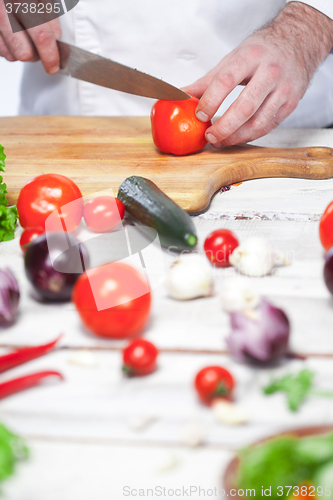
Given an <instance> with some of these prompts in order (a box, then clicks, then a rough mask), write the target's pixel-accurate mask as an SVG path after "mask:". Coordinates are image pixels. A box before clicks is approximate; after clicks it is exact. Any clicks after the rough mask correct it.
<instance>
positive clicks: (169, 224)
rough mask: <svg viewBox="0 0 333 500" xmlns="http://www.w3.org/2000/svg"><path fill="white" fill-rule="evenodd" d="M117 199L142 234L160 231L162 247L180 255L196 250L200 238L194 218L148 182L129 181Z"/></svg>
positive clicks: (137, 178) (132, 177) (131, 179)
mask: <svg viewBox="0 0 333 500" xmlns="http://www.w3.org/2000/svg"><path fill="white" fill-rule="evenodd" d="M118 199H119V200H120V201H122V202H123V203H124V205H125V208H126V211H127V212H128V214H129V215H130V216H131V219H132V220H133V221H134V223H136V224H138V225H139V226H141V228H142V230H143V231H145V227H146V228H147V229H148V228H153V229H155V230H156V231H157V233H158V236H159V239H160V243H161V245H162V246H163V247H166V248H170V249H172V250H177V251H181V250H189V249H191V248H194V247H195V245H196V243H197V239H198V238H197V235H196V231H195V227H194V224H193V222H192V219H191V217H190V216H189V215H188V213H187V212H185V210H183V209H182V208H180V206H179V205H177V204H176V203H175V202H174V201H172V200H171V198H169V196H167V195H166V194H164V193H163V191H161V190H160V189H159V188H158V187H157V186H156V184H154V183H153V182H152V181H150V180H149V179H145V178H144V177H138V176H136V175H133V176H131V177H128V178H127V179H125V180H124V182H123V183H122V184H121V186H120V187H119V192H118ZM146 232H149V231H148V230H146Z"/></svg>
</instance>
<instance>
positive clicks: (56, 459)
mask: <svg viewBox="0 0 333 500" xmlns="http://www.w3.org/2000/svg"><path fill="white" fill-rule="evenodd" d="M256 144H258V145H265V146H274V147H297V146H330V147H333V130H283V129H280V130H275V131H273V132H272V133H270V134H269V136H267V137H265V138H263V139H261V140H259V141H256ZM332 200H333V180H326V181H311V180H299V179H267V180H266V179H265V180H256V181H249V182H246V183H243V184H242V185H240V186H237V187H232V188H231V190H230V191H228V192H225V193H222V194H217V195H216V196H215V198H214V199H213V202H212V204H211V207H210V209H209V210H208V212H206V213H205V214H204V215H202V216H199V217H196V218H195V219H194V220H195V224H196V227H197V230H198V234H199V237H200V241H199V247H200V248H202V244H203V241H204V239H205V236H207V235H208V234H209V233H210V232H211V231H212V230H214V229H217V228H221V227H224V228H228V229H231V230H232V231H234V232H235V233H236V234H237V235H238V237H239V239H240V240H244V239H245V238H247V237H249V236H263V237H265V238H267V239H268V240H269V241H270V242H271V244H272V245H273V246H274V247H275V248H276V249H278V250H282V251H285V252H288V254H289V255H291V256H292V258H293V263H292V265H291V266H289V267H285V268H282V269H280V270H279V273H278V274H275V275H274V276H270V277H265V278H260V279H256V280H254V281H255V284H256V286H257V287H258V289H259V290H260V291H261V292H262V294H263V295H265V296H266V297H267V298H268V299H269V300H271V301H272V302H273V303H275V304H276V305H277V306H280V307H282V308H283V309H285V311H286V312H287V314H288V316H289V318H290V320H291V324H292V338H291V346H292V350H293V351H294V352H295V353H298V354H302V355H303V356H304V360H290V361H288V362H287V363H286V364H285V365H284V366H283V367H280V368H278V369H275V370H255V369H253V368H249V367H248V366H244V365H241V364H236V363H235V362H234V361H233V360H232V359H231V358H230V357H229V356H228V354H227V351H226V346H225V342H224V339H225V337H226V336H227V335H228V332H229V320H228V316H227V314H225V313H224V312H223V311H222V310H221V308H220V306H219V300H218V292H219V286H220V285H221V282H222V280H223V279H224V278H225V276H226V274H227V273H228V275H230V274H233V273H234V271H233V270H230V269H229V270H224V271H219V272H218V273H217V274H216V295H215V297H213V298H209V299H207V298H206V299H205V298H203V299H198V300H195V301H191V302H186V303H180V302H176V301H173V300H171V299H169V298H168V297H167V296H166V293H165V291H164V289H163V287H162V286H160V287H158V288H156V289H155V290H154V294H153V296H154V300H153V308H152V319H151V321H150V323H149V325H148V326H147V328H146V330H145V332H144V336H145V338H147V339H148V340H151V341H153V342H154V343H155V344H156V345H157V346H158V347H159V348H160V350H161V355H160V362H159V369H158V371H156V372H155V373H154V374H152V375H151V376H149V377H145V378H133V379H124V378H123V377H122V374H121V349H122V347H123V346H124V345H125V344H126V343H127V342H126V341H124V342H123V341H111V340H110V341H107V340H102V339H99V338H98V337H95V336H93V335H91V334H89V333H88V332H86V331H85V330H84V329H83V327H82V326H81V324H80V321H79V318H78V316H77V313H76V311H75V310H74V309H73V306H72V305H70V304H66V305H61V306H59V305H45V304H41V303H39V302H36V301H35V300H34V299H33V297H32V295H31V291H30V289H29V287H28V285H27V281H26V279H25V275H24V271H23V259H22V255H21V250H20V248H19V242H18V240H19V236H20V230H19V229H18V230H17V236H16V238H15V240H14V241H11V242H7V243H1V244H0V259H1V260H0V262H1V267H5V266H7V265H8V266H9V267H10V268H11V269H12V270H13V271H14V272H15V273H16V275H17V277H18V279H19V281H20V287H21V291H22V300H21V306H20V315H19V318H18V320H17V322H16V324H15V325H14V326H12V327H11V328H8V329H2V330H1V332H0V346H1V349H2V350H3V351H5V350H6V347H11V346H17V345H28V344H38V343H44V342H47V341H48V340H51V339H53V338H55V337H56V336H57V335H58V334H59V333H61V332H62V333H63V334H64V336H63V339H62V341H61V346H60V348H59V349H58V350H57V351H55V352H53V353H51V354H49V355H47V356H45V357H43V358H40V359H38V360H35V361H32V362H30V363H29V364H26V365H23V366H22V367H19V368H17V369H15V370H12V371H10V372H8V373H6V374H4V375H2V377H1V379H2V380H5V379H8V378H12V377H13V376H16V375H20V374H25V373H29V372H32V371H35V370H38V369H43V368H53V369H58V370H60V371H61V372H62V373H63V374H64V375H65V379H66V380H65V382H63V383H59V384H54V385H49V386H47V387H39V388H35V389H32V390H29V391H26V392H25V393H20V394H17V395H15V396H12V397H10V398H8V399H6V400H3V401H1V402H0V420H1V421H3V422H4V423H6V424H7V425H8V426H9V427H11V428H12V429H13V430H14V431H16V432H18V433H19V434H21V435H23V436H25V438H26V439H27V441H28V444H29V446H30V449H31V457H30V459H29V460H28V461H27V462H25V463H22V464H21V465H20V466H19V467H18V469H17V474H16V475H15V477H14V478H13V479H11V480H9V481H8V482H6V483H5V484H4V487H3V490H4V500H92V499H93V500H107V499H112V500H121V499H122V498H135V497H136V496H137V497H139V498H147V499H148V498H149V499H152V498H153V499H155V498H179V497H181V498H187V497H188V498H191V499H195V500H197V499H199V498H203V497H204V496H203V492H205V493H206V497H208V496H209V495H211V497H212V498H219V497H218V496H216V492H217V490H218V489H219V488H220V487H221V486H222V476H223V471H224V469H225V467H226V465H227V463H228V461H229V460H230V459H231V458H232V456H233V455H234V452H235V450H237V449H238V448H240V447H242V446H244V445H246V444H248V443H251V442H253V441H255V440H257V439H258V438H262V437H264V436H267V435H270V434H273V433H275V432H278V431H281V430H285V429H289V428H293V427H297V426H305V425H316V424H332V425H333V401H332V400H330V399H315V400H314V399H312V400H309V401H307V402H306V403H305V404H304V405H303V407H302V409H301V410H300V411H299V412H298V413H296V414H292V413H290V412H289V411H288V410H287V408H286V404H285V400H284V398H283V396H281V395H279V394H277V395H274V396H271V397H269V398H268V397H264V396H263V395H262V391H261V388H262V386H263V385H264V384H265V383H266V382H267V381H268V380H270V377H271V376H272V375H275V374H278V373H279V374H280V373H283V372H285V371H289V370H291V369H295V370H297V369H299V368H300V367H304V366H307V367H310V368H311V369H314V370H315V371H316V373H317V375H318V376H317V383H318V385H319V386H320V387H323V388H326V389H331V390H333V360H332V358H333V301H332V299H331V297H330V295H329V293H328V291H327V290H326V288H325V285H324V282H323V278H322V269H323V250H322V248H321V245H320V242H319V237H318V224H319V219H320V216H321V214H322V213H323V211H324V209H325V208H326V206H327V205H328V203H329V202H330V201H332ZM168 259H169V260H170V258H169V256H167V257H166V260H168ZM80 349H89V350H91V351H92V353H93V354H94V356H95V359H96V362H97V366H96V367H92V368H87V367H82V366H77V365H74V364H72V363H70V361H69V360H70V358H71V356H72V355H73V353H74V352H75V351H76V350H80ZM208 364H221V365H222V366H225V367H227V368H229V369H230V370H231V371H232V373H233V374H234V376H235V378H236V380H237V390H236V400H237V402H238V403H239V404H240V405H241V406H242V407H243V409H244V411H246V412H247V414H248V415H249V422H248V424H246V425H243V426H238V427H228V426H225V425H222V424H220V423H218V422H217V421H216V420H215V418H214V416H213V413H212V412H211V411H210V410H209V409H207V408H205V407H203V406H202V405H201V404H200V403H199V402H198V400H197V398H196V394H195V392H194V390H193V379H194V376H195V374H196V373H197V371H198V370H199V369H200V368H202V367H204V366H207V365H208ZM143 421H146V424H147V425H145V426H140V422H141V423H142V422H143ZM193 433H194V434H196V433H199V434H200V435H201V437H202V444H201V445H200V446H196V447H193V446H190V440H189V436H190V437H191V435H193ZM191 487H192V489H190V488H191ZM154 488H156V489H155V490H154ZM163 488H165V489H164V490H163ZM182 488H184V489H185V490H184V491H185V492H184V491H182ZM195 488H197V489H195ZM199 488H202V490H201V496H200V495H199ZM214 488H216V489H217V490H214ZM152 490H154V491H152ZM210 490H212V492H211V491H210ZM160 493H162V494H160Z"/></svg>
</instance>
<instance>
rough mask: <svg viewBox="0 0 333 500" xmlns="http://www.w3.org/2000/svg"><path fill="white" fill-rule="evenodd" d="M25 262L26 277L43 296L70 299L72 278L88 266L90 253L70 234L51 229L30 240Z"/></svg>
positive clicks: (55, 299) (54, 299)
mask: <svg viewBox="0 0 333 500" xmlns="http://www.w3.org/2000/svg"><path fill="white" fill-rule="evenodd" d="M24 265H25V273H26V276H27V278H28V280H29V281H30V283H31V285H32V286H33V287H34V289H35V290H36V291H37V292H38V294H39V295H40V296H41V297H42V298H43V299H46V300H52V301H64V300H70V298H71V295H72V289H73V286H74V283H75V281H76V280H77V279H78V277H79V276H80V274H81V273H83V271H85V269H87V268H88V267H89V255H88V251H87V249H86V247H85V246H84V245H83V243H80V242H79V241H78V240H77V239H76V238H74V236H73V235H71V234H69V233H66V232H65V231H63V232H54V233H52V232H50V233H45V234H43V235H42V236H40V237H39V238H37V239H36V240H34V241H32V242H31V244H30V245H29V248H28V250H27V253H26V254H25V258H24Z"/></svg>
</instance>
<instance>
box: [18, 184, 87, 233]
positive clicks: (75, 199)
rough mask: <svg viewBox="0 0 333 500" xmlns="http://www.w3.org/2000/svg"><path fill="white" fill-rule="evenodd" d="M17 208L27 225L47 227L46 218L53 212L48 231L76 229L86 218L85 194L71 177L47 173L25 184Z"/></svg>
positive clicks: (21, 218)
mask: <svg viewBox="0 0 333 500" xmlns="http://www.w3.org/2000/svg"><path fill="white" fill-rule="evenodd" d="M17 210H18V213H19V219H20V224H21V226H22V227H24V228H28V227H36V226H40V227H44V228H45V221H46V219H47V218H48V217H49V215H51V214H53V215H52V217H51V218H50V219H49V220H48V222H47V230H48V231H62V230H65V231H68V232H72V231H74V230H75V229H76V228H77V227H78V225H79V224H80V222H81V219H82V212H83V201H82V194H81V191H80V190H79V188H78V187H77V185H76V184H74V182H73V181H71V180H70V179H68V178H67V177H65V176H63V175H58V174H43V175H39V176H37V177H34V178H33V179H31V180H30V181H29V182H28V183H27V184H25V186H23V188H22V189H21V191H20V194H19V197H18V200H17ZM56 210H58V211H57V212H55V211H56ZM54 212H55V213H54Z"/></svg>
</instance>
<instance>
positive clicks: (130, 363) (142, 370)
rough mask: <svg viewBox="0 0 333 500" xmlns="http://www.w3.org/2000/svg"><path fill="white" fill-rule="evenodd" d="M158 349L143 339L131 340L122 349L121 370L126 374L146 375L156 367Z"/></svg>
mask: <svg viewBox="0 0 333 500" xmlns="http://www.w3.org/2000/svg"><path fill="white" fill-rule="evenodd" d="M157 356H158V350H157V348H156V347H155V346H154V344H152V343H151V342H148V340H144V339H136V340H133V341H132V342H131V343H130V344H129V345H128V346H127V347H126V348H125V349H124V350H123V362H124V364H123V371H124V372H125V373H127V374H128V375H148V374H149V373H152V372H153V371H155V369H156V359H157Z"/></svg>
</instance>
